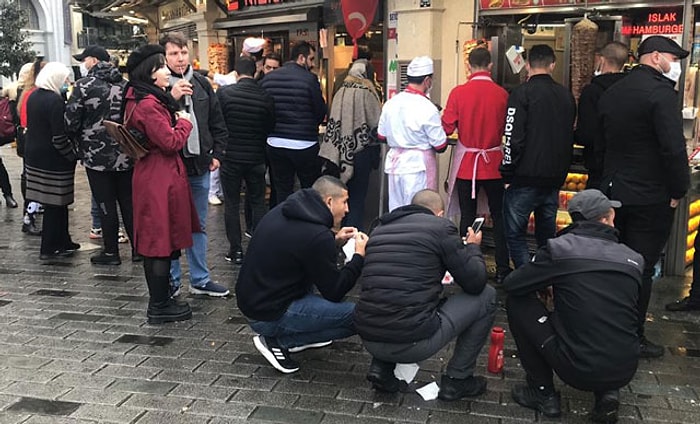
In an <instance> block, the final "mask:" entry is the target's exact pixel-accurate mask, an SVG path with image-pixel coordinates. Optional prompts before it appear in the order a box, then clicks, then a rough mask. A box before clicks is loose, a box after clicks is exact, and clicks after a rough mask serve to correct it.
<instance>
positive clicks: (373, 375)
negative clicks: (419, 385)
mask: <svg viewBox="0 0 700 424" xmlns="http://www.w3.org/2000/svg"><path fill="white" fill-rule="evenodd" d="M394 368H396V363H394V362H386V361H381V360H379V359H377V358H372V363H371V364H370V365H369V371H368V372H367V381H369V382H370V383H372V387H373V388H374V389H375V390H379V391H381V392H388V393H396V392H398V391H399V390H401V389H405V388H406V387H407V384H406V382H405V381H403V380H399V379H398V378H396V376H395V375H394Z"/></svg>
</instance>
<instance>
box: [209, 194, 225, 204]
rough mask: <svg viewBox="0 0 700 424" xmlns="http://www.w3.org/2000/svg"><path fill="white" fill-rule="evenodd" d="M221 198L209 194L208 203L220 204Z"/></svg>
mask: <svg viewBox="0 0 700 424" xmlns="http://www.w3.org/2000/svg"><path fill="white" fill-rule="evenodd" d="M221 203H222V202H221V199H219V198H218V197H216V196H209V204H210V205H212V206H219V205H220V204H221Z"/></svg>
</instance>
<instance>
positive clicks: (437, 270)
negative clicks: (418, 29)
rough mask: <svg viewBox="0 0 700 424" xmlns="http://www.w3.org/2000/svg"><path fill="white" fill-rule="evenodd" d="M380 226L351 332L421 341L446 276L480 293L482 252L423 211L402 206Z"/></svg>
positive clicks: (433, 320) (436, 320) (434, 319)
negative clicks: (447, 274)
mask: <svg viewBox="0 0 700 424" xmlns="http://www.w3.org/2000/svg"><path fill="white" fill-rule="evenodd" d="M379 221H380V224H379V226H378V227H377V228H376V229H375V230H374V231H373V232H372V234H371V236H370V239H369V242H368V243H367V249H366V255H365V265H364V267H363V269H362V276H361V278H360V285H361V287H362V290H361V292H360V301H359V302H358V304H357V306H356V308H355V317H354V319H355V327H356V328H357V332H358V334H359V335H360V337H362V338H363V339H364V340H369V341H376V342H387V343H410V342H412V341H417V340H422V339H425V338H427V337H429V336H430V335H432V334H433V333H434V332H435V331H436V330H437V329H438V327H439V326H440V317H439V316H438V314H437V309H438V307H439V306H440V304H441V301H442V300H441V294H442V277H443V276H444V274H445V271H450V274H452V276H453V277H454V279H455V282H456V283H457V284H459V285H460V286H461V287H462V289H463V290H464V291H465V292H466V293H470V294H479V293H481V291H482V290H483V289H484V287H485V285H486V267H485V265H484V258H483V257H482V255H481V250H480V249H479V246H477V245H475V244H469V245H466V246H465V245H464V244H463V243H462V239H461V238H460V237H459V233H458V230H457V227H455V225H454V224H453V223H452V222H451V221H449V220H447V219H445V218H440V217H437V216H435V215H433V213H432V212H431V211H430V210H428V209H426V208H424V207H422V206H414V205H408V206H402V207H400V208H397V209H395V210H393V211H392V212H391V213H388V214H386V215H384V216H382V217H381V218H379ZM256 236H257V233H256Z"/></svg>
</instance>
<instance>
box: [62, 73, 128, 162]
mask: <svg viewBox="0 0 700 424" xmlns="http://www.w3.org/2000/svg"><path fill="white" fill-rule="evenodd" d="M125 85H126V80H125V79H124V78H122V74H121V72H119V70H118V69H117V68H115V67H114V66H113V65H112V64H111V63H109V62H99V63H97V64H96V65H95V66H93V67H92V69H90V72H89V73H88V75H87V76H86V77H85V78H81V79H79V80H78V81H76V82H75V87H74V88H73V92H72V93H71V96H70V98H69V99H68V104H67V105H66V112H65V121H66V133H67V134H68V136H69V137H70V138H71V139H72V140H73V142H74V143H76V144H77V145H78V156H79V158H80V160H81V161H82V162H83V165H85V167H86V168H90V169H92V170H95V171H126V170H129V169H131V168H132V167H133V162H132V161H131V159H130V158H129V157H128V156H126V155H125V154H124V153H123V152H122V151H121V148H120V147H119V144H118V143H117V142H116V141H114V139H112V137H110V136H109V134H107V131H106V130H105V127H104V125H103V124H102V120H103V119H108V120H112V121H121V118H122V116H121V106H122V102H123V99H124V86H125Z"/></svg>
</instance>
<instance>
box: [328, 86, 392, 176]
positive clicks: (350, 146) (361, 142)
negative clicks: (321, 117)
mask: <svg viewBox="0 0 700 424" xmlns="http://www.w3.org/2000/svg"><path fill="white" fill-rule="evenodd" d="M380 114H381V103H380V101H379V95H378V94H377V92H376V90H375V89H374V85H373V84H372V82H371V81H369V80H368V79H366V78H357V77H354V76H351V75H349V76H348V77H347V78H345V81H344V82H343V85H342V86H341V88H340V90H338V92H337V93H336V94H335V96H334V97H333V104H332V105H331V112H330V115H329V117H328V125H327V126H326V133H325V134H324V136H323V142H322V143H321V147H320V150H319V156H321V157H322V158H325V159H327V160H328V161H330V162H331V163H333V164H335V165H336V166H337V167H338V169H339V173H340V179H341V180H342V181H343V182H345V183H347V182H348V181H349V180H350V178H352V176H353V174H354V169H355V165H354V162H355V155H356V154H357V153H358V152H360V151H362V150H363V149H364V148H365V147H367V146H369V145H373V144H377V143H378V140H377V126H378V124H379V115H380Z"/></svg>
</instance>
